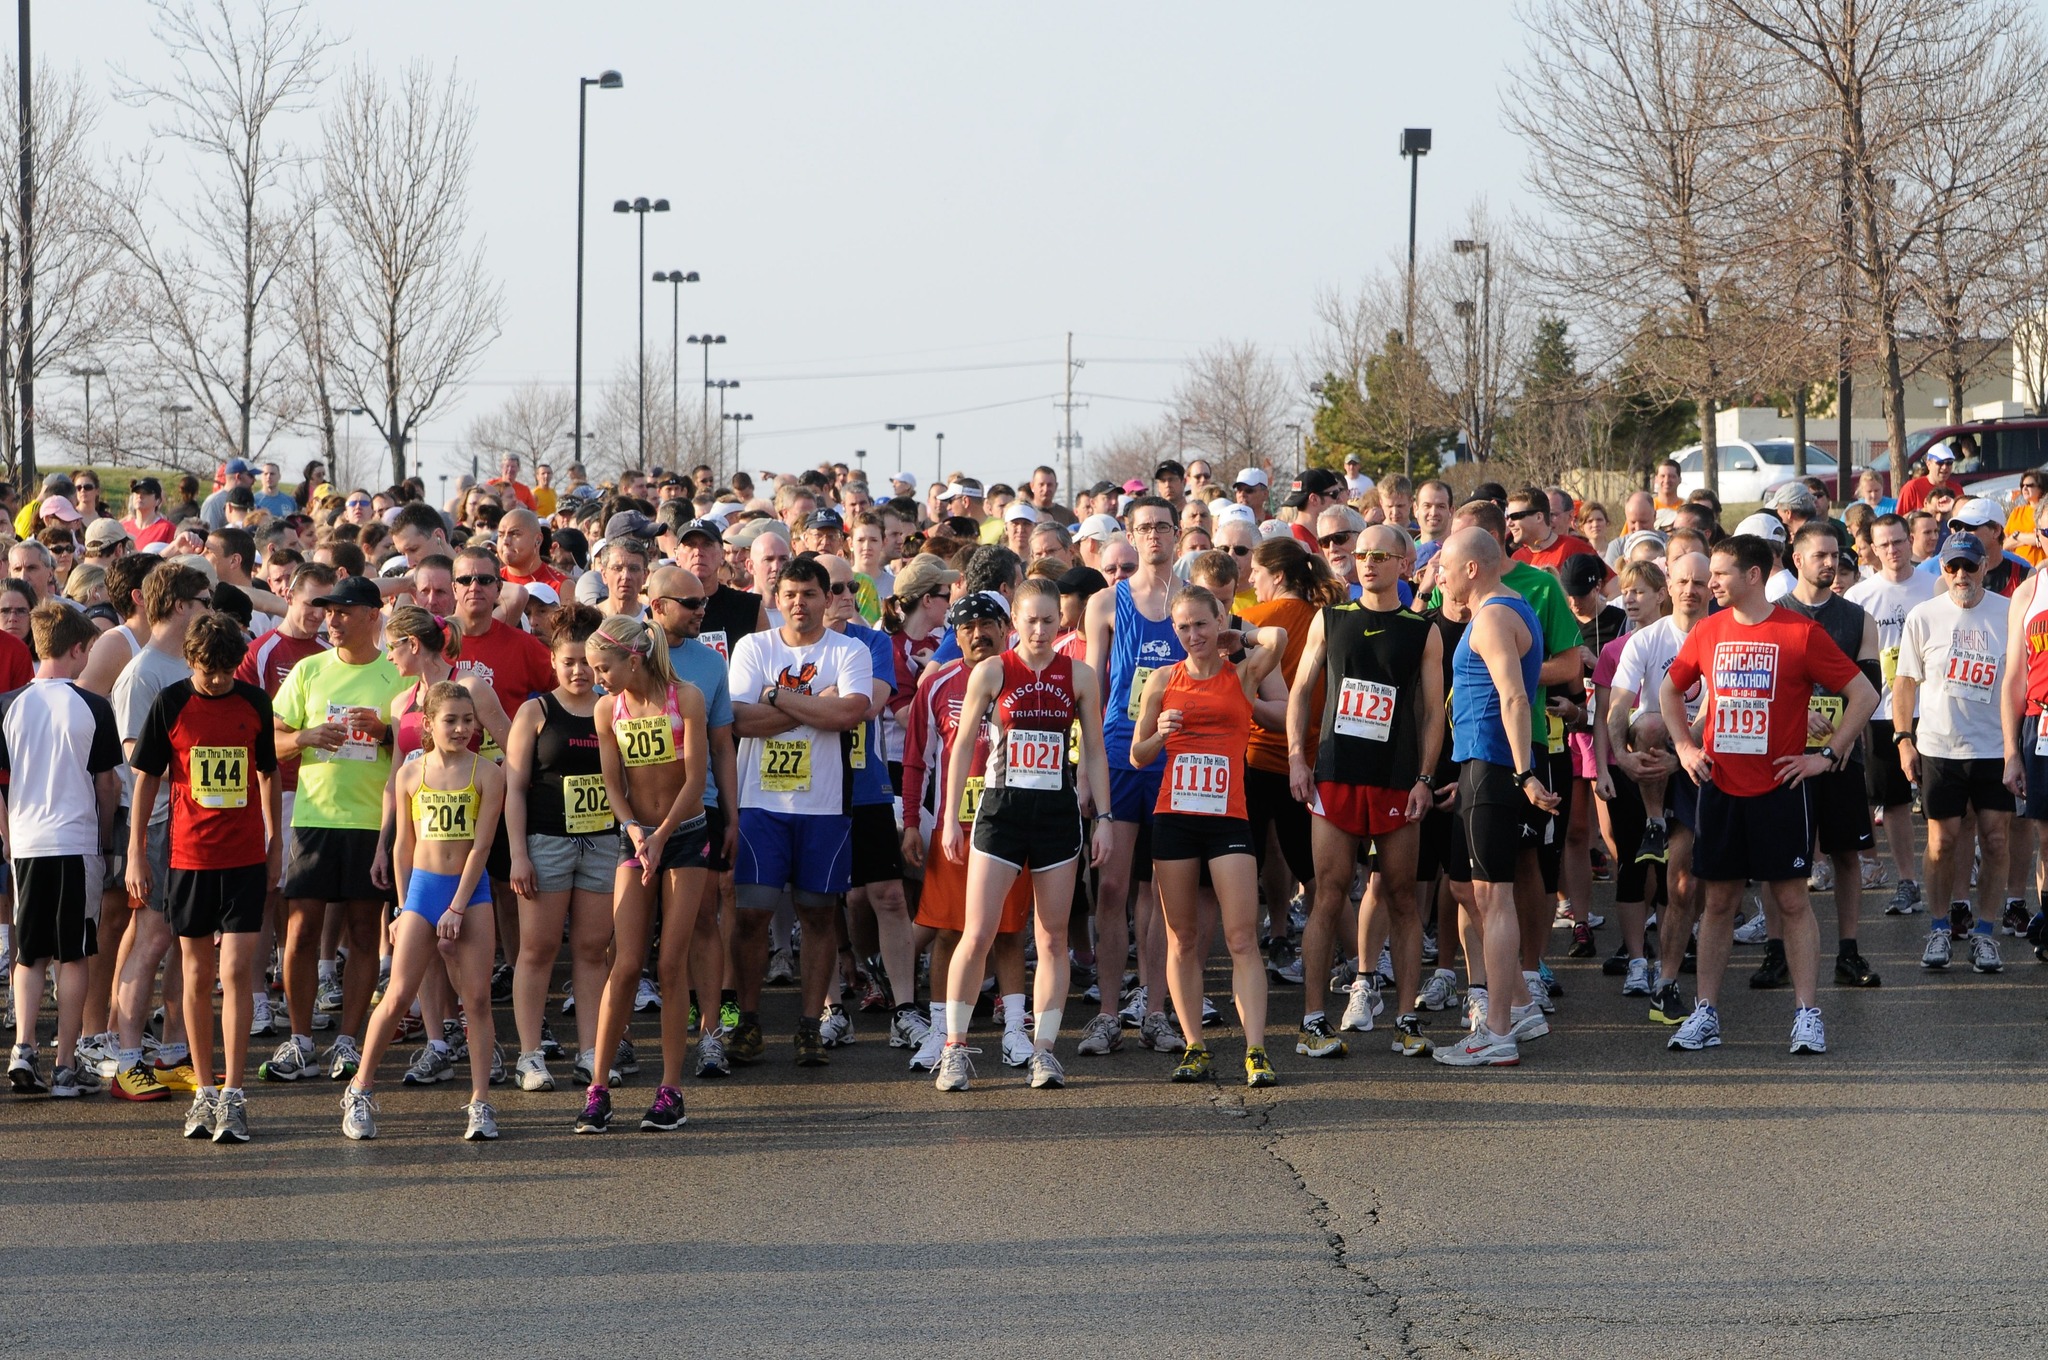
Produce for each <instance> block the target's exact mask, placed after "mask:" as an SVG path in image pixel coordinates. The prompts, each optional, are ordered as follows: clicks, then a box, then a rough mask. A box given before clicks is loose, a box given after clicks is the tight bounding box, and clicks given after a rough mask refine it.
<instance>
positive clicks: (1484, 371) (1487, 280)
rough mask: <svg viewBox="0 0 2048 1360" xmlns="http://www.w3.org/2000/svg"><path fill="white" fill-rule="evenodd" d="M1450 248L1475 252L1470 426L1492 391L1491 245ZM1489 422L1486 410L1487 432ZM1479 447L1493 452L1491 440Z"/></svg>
mask: <svg viewBox="0 0 2048 1360" xmlns="http://www.w3.org/2000/svg"><path fill="white" fill-rule="evenodd" d="M1451 249H1452V250H1455V251H1457V252H1458V253H1459V254H1460V255H1470V254H1471V253H1472V252H1473V251H1475V250H1476V251H1478V252H1479V382H1478V384H1477V391H1476V392H1475V394H1474V397H1473V402H1472V412H1473V423H1474V424H1475V425H1476V424H1477V423H1478V416H1479V412H1480V398H1481V397H1482V396H1484V394H1486V393H1488V392H1490V391H1492V390H1493V389H1492V388H1491V387H1490V386H1489V384H1490V383H1491V382H1492V377H1491V375H1490V372H1489V368H1488V361H1489V360H1491V359H1492V357H1493V355H1492V347H1493V243H1492V242H1491V241H1453V242H1451ZM1492 423H1493V422H1492V419H1491V410H1490V409H1489V410H1488V420H1487V426H1488V428H1489V430H1490V429H1491V427H1492ZM1473 434H1474V436H1475V437H1477V435H1478V431H1477V430H1475V431H1473ZM1479 447H1480V449H1481V450H1483V451H1485V452H1488V453H1490V452H1492V449H1493V441H1492V440H1491V438H1487V439H1482V440H1480V444H1479Z"/></svg>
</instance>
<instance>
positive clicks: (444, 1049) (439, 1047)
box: [427, 1039, 452, 1053]
mask: <svg viewBox="0 0 2048 1360" xmlns="http://www.w3.org/2000/svg"><path fill="white" fill-rule="evenodd" d="M427 1047H428V1048H431V1049H433V1050H434V1051H435V1052H436V1053H448V1052H451V1051H452V1050H451V1049H450V1048H449V1047H448V1041H447V1040H446V1039H429V1040H427Z"/></svg>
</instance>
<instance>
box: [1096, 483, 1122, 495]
mask: <svg viewBox="0 0 2048 1360" xmlns="http://www.w3.org/2000/svg"><path fill="white" fill-rule="evenodd" d="M1122 490H1123V488H1122V487H1121V486H1119V485H1117V484H1116V483H1115V482H1097V483H1096V484H1095V485H1094V486H1091V487H1089V488H1088V494H1089V495H1091V496H1114V495H1116V494H1117V493H1118V492H1119V491H1122Z"/></svg>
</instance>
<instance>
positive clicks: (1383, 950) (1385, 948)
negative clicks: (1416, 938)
mask: <svg viewBox="0 0 2048 1360" xmlns="http://www.w3.org/2000/svg"><path fill="white" fill-rule="evenodd" d="M1372 971H1373V976H1374V977H1375V978H1377V979H1378V981H1379V985H1380V986H1382V987H1391V986H1393V985H1394V947H1393V946H1392V945H1390V944H1383V945H1381V946H1380V956H1379V959H1378V960H1377V961H1376V962H1375V963H1374V964H1373V966H1372ZM1373 1014H1374V1015H1378V1014H1379V1012H1378V1011H1377V1010H1375V1011H1374V1012H1373Z"/></svg>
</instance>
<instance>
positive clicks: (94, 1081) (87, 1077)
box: [50, 1067, 107, 1100]
mask: <svg viewBox="0 0 2048 1360" xmlns="http://www.w3.org/2000/svg"><path fill="white" fill-rule="evenodd" d="M106 1085H107V1084H106V1083H105V1082H104V1081H102V1080H100V1074H99V1073H97V1072H95V1071H93V1070H92V1069H91V1068H90V1067H60V1068H58V1069H57V1070H56V1071H54V1072H52V1073H50V1094H51V1095H52V1096H54V1097H56V1098H57V1099H59V1100H73V1099H76V1098H77V1097H79V1096H96V1095H98V1094H99V1093H100V1092H101V1091H103V1090H105V1089H106Z"/></svg>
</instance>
